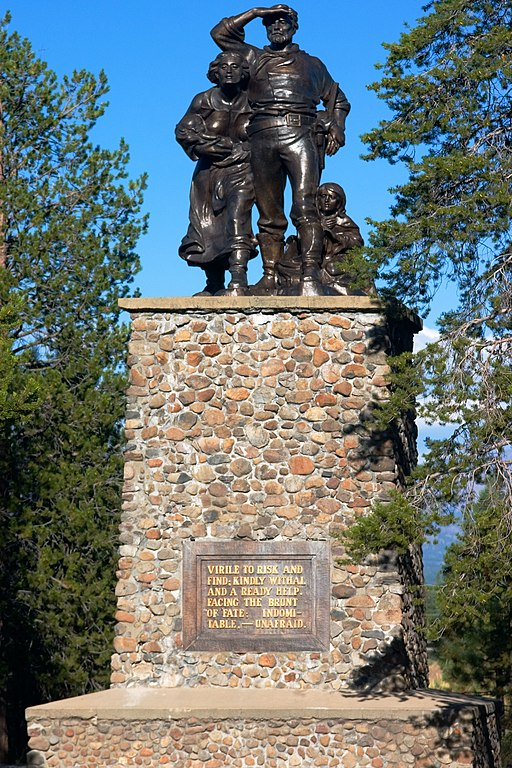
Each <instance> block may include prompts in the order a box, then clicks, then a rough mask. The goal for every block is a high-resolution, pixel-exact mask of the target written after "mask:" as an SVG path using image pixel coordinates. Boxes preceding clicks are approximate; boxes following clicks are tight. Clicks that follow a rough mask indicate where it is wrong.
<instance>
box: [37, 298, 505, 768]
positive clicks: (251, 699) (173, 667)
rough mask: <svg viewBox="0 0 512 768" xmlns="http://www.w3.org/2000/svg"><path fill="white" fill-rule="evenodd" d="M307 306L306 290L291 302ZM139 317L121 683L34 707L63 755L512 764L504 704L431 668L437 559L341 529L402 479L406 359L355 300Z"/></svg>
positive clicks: (125, 522)
mask: <svg viewBox="0 0 512 768" xmlns="http://www.w3.org/2000/svg"><path fill="white" fill-rule="evenodd" d="M290 304H293V306H292V307H290ZM121 306H123V307H124V308H126V309H128V310H130V312H131V314H132V335H131V340H130V348H129V366H130V387H129V389H128V406H127V417H126V436H127V447H126V453H125V458H126V463H125V486H124V507H123V518H122V524H121V550H120V554H121V559H120V564H119V573H118V576H119V581H118V586H117V590H116V591H117V595H118V611H117V614H116V619H117V622H118V624H117V636H116V639H115V654H114V656H113V659H112V686H113V687H112V689H111V690H110V691H106V692H104V693H100V694H92V695H90V696H86V697H80V698H78V699H71V700H69V701H65V702H57V703H56V704H48V705H44V706H41V707H34V708H31V709H30V710H28V714H27V716H28V720H29V729H30V734H31V747H32V748H33V749H36V750H40V751H41V752H42V753H43V754H44V755H45V756H46V759H47V764H48V765H49V766H52V768H53V767H55V768H60V767H61V766H62V768H63V767H64V766H80V767H81V768H89V766H90V767H91V768H92V766H109V765H123V766H130V765H144V766H155V767H156V766H161V765H165V764H167V763H169V764H173V765H177V766H180V767H182V768H198V767H199V766H207V768H221V766H237V767H238V768H245V766H255V765H265V766H267V765H268V766H276V767H278V766H283V767H285V766H296V765H307V766H317V765H318V766H322V765H326V766H338V765H339V766H345V767H346V768H354V767H355V766H373V768H381V767H383V766H388V765H390V766H391V765H393V766H410V765H417V766H424V767H426V766H434V765H435V766H438V765H444V764H446V765H454V766H459V765H460V766H462V765H464V766H467V765H473V766H484V765H485V766H494V765H497V764H498V763H497V762H496V760H497V757H496V754H497V746H496V743H497V736H496V723H495V712H494V708H493V707H494V705H493V704H492V703H488V702H483V701H481V700H473V699H467V698H461V697H447V696H444V695H441V694H435V695H434V694H431V693H428V692H425V691H423V692H420V691H418V690H416V689H419V688H422V687H424V686H425V685H426V684H427V662H426V648H425V643H424V638H423V615H422V612H421V609H420V608H419V606H418V602H419V601H418V599H417V597H418V589H421V584H422V569H421V555H420V553H419V552H417V551H413V550H411V552H410V553H409V554H408V555H407V556H406V557H400V558H393V557H391V556H390V557H379V558H375V560H374V561H372V562H369V563H364V564H358V563H347V562H345V561H344V559H343V556H344V551H343V548H342V546H341V544H340V542H339V539H338V538H337V534H339V532H340V531H342V530H343V529H344V528H346V527H347V526H350V525H351V524H352V523H353V522H354V520H356V519H357V518H358V517H359V516H360V515H364V514H365V513H367V512H368V511H369V510H370V508H371V505H372V503H373V502H374V501H375V500H376V499H386V498H388V497H389V493H390V492H391V491H392V490H393V489H394V488H400V487H401V485H402V483H403V479H404V477H405V476H406V475H407V474H408V473H409V471H410V469H411V467H412V466H413V465H414V463H415V461H416V440H415V438H416V431H415V426H414V420H413V414H411V413H404V415H403V418H402V419H401V420H400V423H395V424H393V425H390V427H389V428H388V429H387V430H386V431H385V432H382V431H380V432H379V431H377V430H376V429H375V426H374V423H373V422H374V411H375V408H376V407H377V406H378V404H379V402H382V401H383V400H385V399H386V398H387V397H388V396H389V391H388V380H387V375H388V372H389V369H388V356H389V355H390V354H397V353H399V352H402V351H404V350H410V349H412V338H413V333H414V332H416V331H417V330H419V328H420V327H421V326H420V322H419V320H418V318H417V317H416V316H414V315H411V314H410V313H407V312H406V311H402V312H400V313H398V314H397V310H396V309H395V311H394V312H391V311H390V310H388V309H387V308H386V307H385V306H384V305H383V304H382V303H381V302H380V301H378V300H377V299H374V298H370V297H366V296H358V297H355V296H353V297H347V296H345V297H311V298H309V297H308V298H306V297H298V298H296V297H294V298H290V297H268V298H266V297H265V298H263V297H262V298H249V297H223V298H203V297H201V298H199V297H198V298H186V299H125V300H123V301H122V302H121Z"/></svg>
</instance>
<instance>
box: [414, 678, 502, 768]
mask: <svg viewBox="0 0 512 768" xmlns="http://www.w3.org/2000/svg"><path fill="white" fill-rule="evenodd" d="M430 693H431V695H433V696H436V697H439V696H440V695H441V692H440V691H431V692H430ZM458 698H461V697H458ZM493 704H497V702H490V701H489V702H486V701H485V700H484V699H481V700H480V701H478V702H477V701H476V700H475V699H471V698H469V697H468V698H467V700H466V701H464V697H462V700H461V701H460V703H458V704H457V705H453V703H452V704H451V706H450V708H446V709H440V710H438V711H436V712H432V713H431V714H430V715H428V716H425V717H423V718H412V719H411V720H410V722H411V723H412V724H413V725H414V726H416V727H417V728H418V729H422V730H423V729H426V728H429V729H432V730H433V731H435V732H436V733H437V738H434V739H433V741H432V745H431V752H432V763H428V762H423V763H422V768H437V766H439V765H440V761H441V760H443V763H446V762H447V758H450V762H449V764H453V763H467V762H468V759H470V757H469V754H468V753H470V754H471V757H472V762H471V766H472V768H502V763H501V756H500V736H499V730H498V720H497V718H498V717H499V716H500V712H499V711H498V712H497V717H493V716H492V714H491V713H492V705H493Z"/></svg>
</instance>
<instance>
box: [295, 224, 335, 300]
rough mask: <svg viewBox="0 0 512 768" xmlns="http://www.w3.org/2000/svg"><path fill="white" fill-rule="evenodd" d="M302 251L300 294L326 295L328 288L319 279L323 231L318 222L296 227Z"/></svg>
mask: <svg viewBox="0 0 512 768" xmlns="http://www.w3.org/2000/svg"><path fill="white" fill-rule="evenodd" d="M298 233H299V238H300V245H301V252H302V282H301V285H300V287H299V295H300V296H326V295H329V294H330V293H331V291H330V289H329V288H328V287H327V286H325V285H324V284H323V283H322V282H321V280H320V266H321V263H322V245H323V239H324V233H323V229H322V225H321V224H320V222H314V223H309V224H302V225H301V226H300V227H299V228H298Z"/></svg>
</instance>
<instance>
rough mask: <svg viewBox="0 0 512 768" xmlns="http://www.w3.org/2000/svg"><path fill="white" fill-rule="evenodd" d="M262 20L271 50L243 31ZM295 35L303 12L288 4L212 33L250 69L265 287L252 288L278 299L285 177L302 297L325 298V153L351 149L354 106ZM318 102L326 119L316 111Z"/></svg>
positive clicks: (242, 16) (240, 18) (251, 131)
mask: <svg viewBox="0 0 512 768" xmlns="http://www.w3.org/2000/svg"><path fill="white" fill-rule="evenodd" d="M256 18H261V19H262V20H263V24H264V25H265V26H266V28H267V37H268V39H269V42H270V45H268V46H265V47H264V48H263V49H260V48H257V47H255V46H253V45H249V44H248V43H246V42H245V35H244V27H245V26H246V24H248V23H249V22H250V21H252V20H253V19H256ZM297 28H298V21H297V13H296V12H295V11H294V10H293V9H292V8H290V7H289V6H287V5H275V6H273V7H271V8H252V9H251V10H248V11H246V12H245V13H241V14H240V15H238V16H232V17H230V18H226V19H223V20H222V21H221V22H219V24H217V26H216V27H214V29H213V30H212V32H211V35H212V37H213V39H214V40H215V42H216V43H217V44H218V45H219V47H220V48H222V49H223V50H235V51H237V52H239V53H241V54H242V55H243V56H244V58H245V60H246V61H247V62H248V64H249V67H250V80H249V85H248V91H247V94H248V99H249V104H250V107H251V109H252V116H251V121H250V124H249V129H248V133H249V136H250V141H251V165H252V169H253V175H254V191H255V195H256V205H257V208H258V211H259V221H258V225H259V234H258V241H259V245H260V250H261V255H262V260H263V270H264V271H263V278H262V280H260V282H259V283H258V284H257V285H256V286H254V288H253V289H252V292H253V293H255V294H265V293H268V294H273V293H276V292H277V286H276V268H277V264H278V263H279V261H280V260H281V259H282V255H283V248H284V233H285V231H286V227H287V220H286V216H285V214H284V187H285V184H286V179H287V178H288V179H289V180H290V184H291V189H292V209H291V212H290V217H291V220H292V222H293V224H294V225H295V227H296V228H297V232H298V235H299V238H300V242H301V253H302V280H301V282H300V285H299V289H298V290H299V293H301V294H303V295H321V294H322V293H323V289H322V285H321V283H320V279H319V270H320V261H321V254H322V239H323V233H322V226H321V224H320V220H319V215H318V211H317V208H316V191H317V188H318V185H319V181H320V173H321V164H322V157H321V155H322V150H323V148H325V151H326V152H327V154H329V155H332V154H334V153H335V152H337V150H338V149H339V148H340V147H341V146H343V144H344V143H345V140H344V127H345V118H346V116H347V114H348V112H349V110H350V104H349V103H348V101H347V99H346V97H345V95H344V94H343V92H342V91H341V90H340V88H339V87H338V86H337V84H336V83H335V82H334V80H333V79H332V77H331V76H330V74H329V73H328V71H327V69H326V67H325V66H324V64H322V62H321V61H320V60H319V59H317V58H316V57H314V56H310V55H309V54H307V53H305V52H304V51H302V50H301V49H300V48H299V47H298V46H297V45H296V44H294V43H293V42H292V40H293V35H294V33H295V31H296V30H297ZM320 102H322V103H323V105H324V106H325V112H317V105H318V104H319V103H320ZM319 134H320V135H321V138H322V140H323V138H324V137H325V145H324V147H323V148H322V147H319V142H318V136H319ZM320 143H321V142H320Z"/></svg>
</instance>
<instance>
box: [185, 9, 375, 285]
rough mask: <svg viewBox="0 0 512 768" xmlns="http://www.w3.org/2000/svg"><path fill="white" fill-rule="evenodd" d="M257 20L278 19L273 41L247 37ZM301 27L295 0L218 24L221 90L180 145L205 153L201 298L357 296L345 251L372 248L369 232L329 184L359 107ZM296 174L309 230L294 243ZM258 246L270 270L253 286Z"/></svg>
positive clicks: (194, 226) (298, 208) (196, 155)
mask: <svg viewBox="0 0 512 768" xmlns="http://www.w3.org/2000/svg"><path fill="white" fill-rule="evenodd" d="M256 18H261V19H262V21H263V24H264V25H265V27H266V31H267V37H268V40H269V45H267V46H265V47H264V48H257V47H255V46H253V45H250V44H248V43H246V42H245V34H244V28H245V26H246V24H248V23H249V22H250V21H252V20H253V19H256ZM297 28H298V19H297V13H296V12H295V11H294V10H293V9H292V8H290V7H289V6H286V5H276V6H273V7H271V8H252V9H250V10H248V11H246V12H245V13H242V14H239V15H237V16H232V17H230V18H225V19H222V21H220V22H219V23H218V24H217V25H216V26H215V27H214V28H213V29H212V31H211V35H212V37H213V39H214V40H215V42H216V43H217V45H218V46H219V47H220V48H221V50H222V52H221V53H220V54H219V55H218V56H217V58H216V59H215V60H214V61H213V62H212V63H211V64H210V67H209V70H208V78H209V80H210V81H211V82H212V83H214V86H213V88H210V89H209V90H207V91H203V92H202V93H199V94H198V95H197V96H195V98H194V99H193V100H192V103H191V105H190V107H189V108H188V110H187V112H186V114H185V115H184V117H183V118H182V119H181V120H180V122H179V123H178V125H177V126H176V138H177V140H178V142H179V143H180V144H181V146H182V147H183V149H184V150H185V152H186V153H187V154H188V156H189V157H190V158H191V159H192V160H194V161H197V162H196V167H195V170H194V175H193V178H192V185H191V190H190V213H189V227H188V231H187V234H186V235H185V237H184V238H183V240H182V242H181V245H180V248H179V254H180V256H181V257H182V258H183V259H185V261H187V263H188V264H189V265H191V266H199V267H201V268H202V269H203V270H204V272H205V275H206V286H205V288H204V290H203V291H202V292H201V294H200V295H205V296H206V295H225V294H231V295H253V296H261V295H278V294H283V295H296V296H323V295H332V294H337V293H338V294H339V293H341V294H346V293H349V292H351V291H350V275H349V274H347V272H346V271H345V269H344V265H343V256H344V254H346V252H347V251H348V250H350V249H351V248H354V247H356V246H361V245H362V244H363V241H362V238H361V234H360V232H359V228H358V227H357V225H356V224H355V223H354V221H352V219H351V218H350V217H349V216H347V214H346V211H345V204H346V200H345V193H344V191H343V189H342V188H341V187H340V186H339V185H338V184H334V183H328V184H321V185H320V176H321V172H322V169H323V165H324V155H325V154H327V155H333V154H334V153H335V152H337V151H338V149H339V148H340V147H341V146H343V145H344V143H345V118H346V116H347V114H348V112H349V110H350V104H349V103H348V101H347V99H346V96H345V94H344V93H343V91H342V90H341V89H340V87H339V86H338V84H337V83H336V82H335V81H334V80H333V79H332V77H331V76H330V74H329V72H328V71H327V69H326V67H325V66H324V64H323V63H322V62H321V61H320V60H319V59H317V58H316V57H314V56H310V55H309V54H307V53H305V52H304V51H302V50H301V49H300V48H299V47H298V45H296V44H295V43H293V36H294V34H295V32H296V30H297ZM320 103H321V104H322V105H323V107H324V109H323V110H318V109H317V107H318V105H319V104H320ZM287 181H289V182H290V186H291V193H292V207H291V211H290V218H291V221H292V223H293V225H294V226H295V228H296V231H297V235H293V236H291V237H289V238H288V240H287V241H286V243H285V232H286V229H287V225H288V222H287V219H286V216H285V212H284V189H285V185H286V182H287ZM254 204H256V208H257V210H258V213H259V218H258V234H257V236H256V237H254V234H253V231H252V223H251V215H252V209H253V205H254ZM258 246H259V251H260V254H261V259H262V262H263V277H262V278H261V280H260V281H259V282H258V283H256V285H253V286H249V285H248V281H247V264H248V261H249V260H250V259H252V258H254V257H255V256H256V255H257V247H258ZM227 271H229V273H230V280H229V283H228V286H227V289H226V288H225V279H226V272H227ZM357 292H360V291H357Z"/></svg>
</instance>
